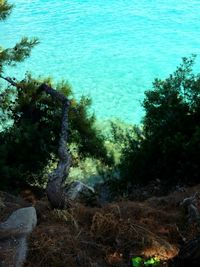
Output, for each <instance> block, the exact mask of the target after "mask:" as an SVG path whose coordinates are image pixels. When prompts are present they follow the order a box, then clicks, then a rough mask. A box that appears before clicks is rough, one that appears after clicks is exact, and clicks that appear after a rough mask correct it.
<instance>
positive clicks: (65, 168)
mask: <svg viewBox="0 0 200 267" xmlns="http://www.w3.org/2000/svg"><path fill="white" fill-rule="evenodd" d="M0 78H2V79H4V80H6V81H7V82H9V83H10V84H11V85H13V86H15V87H16V88H20V85H19V84H17V83H16V82H15V81H14V80H13V79H11V78H9V77H3V76H1V75H0ZM38 90H39V92H40V91H41V92H42V91H43V92H46V94H49V95H51V97H52V98H54V99H57V100H59V101H60V102H61V103H62V104H63V107H62V119H61V133H60V140H59V145H58V164H57V167H56V169H55V170H53V171H52V172H51V173H50V174H49V175H48V183H47V187H46V193H47V197H48V200H49V202H50V204H51V206H52V208H56V209H63V208H64V207H65V206H66V204H67V199H66V196H65V190H64V185H65V181H66V178H67V176H68V174H69V169H70V165H71V156H70V153H69V151H68V149H67V137H68V134H67V131H68V108H69V105H70V101H69V100H68V99H67V98H66V97H65V96H64V95H63V94H61V93H60V92H58V91H56V90H55V89H53V88H51V87H50V86H48V85H47V84H41V85H40V86H39V88H38Z"/></svg>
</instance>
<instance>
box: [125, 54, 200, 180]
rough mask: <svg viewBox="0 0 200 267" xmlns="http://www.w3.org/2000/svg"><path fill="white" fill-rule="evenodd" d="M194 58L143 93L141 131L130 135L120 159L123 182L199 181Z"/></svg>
mask: <svg viewBox="0 0 200 267" xmlns="http://www.w3.org/2000/svg"><path fill="white" fill-rule="evenodd" d="M194 59H195V57H194V56H192V57H191V58H189V59H187V58H183V62H182V64H181V65H180V66H179V67H178V68H177V69H176V71H175V72H174V73H173V74H171V75H170V76H169V77H168V78H167V79H165V80H159V79H156V80H155V81H154V83H153V90H150V91H147V92H146V93H145V95H146V97H145V99H144V102H143V106H144V109H145V116H144V119H143V129H142V133H141V134H140V135H138V136H137V137H136V138H132V139H131V140H130V142H129V143H128V145H126V147H125V148H124V150H123V153H122V158H121V165H120V170H121V175H122V181H121V183H122V184H124V185H127V184H128V183H130V184H133V183H135V182H137V183H146V182H149V181H151V180H153V179H156V178H159V179H161V180H162V181H163V182H164V183H167V184H174V183H178V182H180V183H196V182H198V179H199V177H200V167H199V158H200V145H199V139H200V126H199V121H200V74H196V75H195V74H194V73H193V64H194Z"/></svg>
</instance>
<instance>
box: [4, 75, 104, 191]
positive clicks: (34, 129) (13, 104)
mask: <svg viewBox="0 0 200 267" xmlns="http://www.w3.org/2000/svg"><path fill="white" fill-rule="evenodd" d="M41 82H46V83H48V84H49V85H50V86H53V87H54V85H53V84H52V82H51V81H50V80H49V79H48V80H43V81H39V82H38V81H37V80H34V79H32V78H31V76H30V75H27V76H26V78H25V79H24V80H23V82H21V87H22V88H18V89H15V91H14V93H15V96H14V97H13V88H11V89H9V88H8V89H7V93H6V94H5V98H7V96H8V95H10V94H11V93H12V98H13V99H12V100H10V101H7V105H5V106H4V107H3V108H2V114H3V113H4V114H7V121H12V126H11V127H6V121H5V122H4V131H2V132H1V133H0V177H1V182H0V184H1V187H2V186H10V187H13V186H14V187H15V188H16V187H21V186H23V184H27V183H30V182H32V183H39V184H41V183H43V182H44V181H43V177H44V172H45V171H46V166H47V165H48V163H49V162H50V161H56V154H57V149H58V142H59V134H60V129H61V112H62V105H61V103H60V102H59V101H57V100H54V99H52V98H51V96H49V95H46V94H45V93H38V84H40V83H41ZM55 88H57V90H59V91H60V92H62V93H63V94H65V95H66V97H69V98H70V99H71V106H70V108H69V138H68V140H69V142H68V144H69V146H70V144H72V143H73V144H75V145H76V149H78V153H79V157H80V158H81V157H87V156H90V157H94V158H98V159H100V160H102V161H104V162H105V161H106V160H108V157H107V151H106V148H105V146H104V140H103V137H102V135H101V134H100V132H99V131H98V130H97V129H96V128H95V117H94V115H88V107H89V106H90V100H89V99H86V98H84V97H82V98H81V100H80V101H79V102H78V101H76V100H75V99H74V97H73V94H72V90H71V87H70V86H69V84H68V83H66V82H61V83H59V84H57V85H55ZM9 90H11V91H9Z"/></svg>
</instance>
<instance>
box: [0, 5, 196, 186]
mask: <svg viewBox="0 0 200 267" xmlns="http://www.w3.org/2000/svg"><path fill="white" fill-rule="evenodd" d="M11 10H12V5H9V4H8V3H7V1H1V2H0V20H4V19H6V18H7V16H8V15H9V14H10V12H11ZM37 44H38V40H37V39H28V38H23V39H22V40H21V41H20V42H18V43H17V44H16V45H15V46H14V47H13V48H7V49H5V48H2V47H1V48H0V76H1V77H3V72H4V68H5V67H7V66H15V65H16V63H18V62H21V61H23V60H24V59H26V58H27V57H28V56H29V55H30V53H31V50H32V49H33V48H34V46H35V45H37ZM194 59H195V57H194V56H193V57H191V58H189V59H187V58H183V62H182V64H181V65H180V66H179V67H178V68H177V69H176V71H175V72H174V73H173V74H171V75H170V76H169V77H168V78H167V79H165V80H160V79H156V80H155V81H154V83H153V89H152V90H149V91H146V93H145V99H144V102H143V107H144V110H145V116H144V118H143V121H142V126H140V127H131V126H128V127H127V128H126V129H125V128H124V126H123V127H120V126H119V125H117V124H112V127H111V128H112V133H111V135H112V137H111V139H110V140H109V142H105V141H108V140H107V139H106V137H105V136H104V137H103V135H102V134H101V132H100V131H99V130H97V128H96V127H95V117H94V115H89V113H88V108H89V106H90V104H91V103H90V100H89V99H87V98H85V97H82V98H81V99H80V101H77V100H76V99H74V96H73V93H72V89H71V87H70V85H69V84H68V83H67V82H64V81H62V82H60V83H59V84H54V83H53V82H52V81H51V79H34V78H33V77H31V75H30V74H27V75H26V76H25V77H24V79H23V81H17V80H15V83H16V84H17V85H18V86H12V85H10V84H9V85H7V86H6V85H3V84H2V85H0V90H1V91H0V92H1V94H0V101H1V106H0V119H1V121H0V123H1V125H0V127H1V132H0V187H1V188H5V187H7V188H9V187H10V188H11V187H15V188H16V187H19V188H20V187H22V186H23V185H26V184H27V183H30V182H32V183H33V182H36V183H39V184H42V183H43V182H44V173H46V172H47V168H48V167H49V166H51V165H52V164H53V163H55V162H56V160H57V158H56V155H57V145H58V139H59V133H60V123H61V120H60V118H61V110H62V109H61V104H60V103H59V102H58V101H57V100H54V99H52V97H51V96H48V95H46V94H44V93H41V92H40V91H39V90H38V88H39V85H40V84H41V83H43V82H45V83H47V84H48V85H49V86H51V87H54V88H56V89H57V90H59V91H60V92H62V93H63V94H64V95H65V96H67V97H68V98H69V99H70V100H71V105H70V109H69V140H70V141H69V144H68V146H69V147H71V148H72V147H75V148H76V152H77V153H76V155H77V154H78V160H80V158H85V157H88V156H89V157H93V158H97V159H100V160H101V162H104V163H106V164H108V163H109V164H110V163H111V162H113V159H112V156H108V155H109V154H110V155H111V154H112V153H111V152H113V151H114V153H115V163H116V164H115V166H113V168H114V171H113V173H115V174H116V173H117V177H118V178H117V183H114V184H117V186H118V185H119V184H120V188H121V189H122V190H124V189H125V188H127V186H129V187H130V188H131V187H132V185H133V184H135V183H139V184H144V183H148V182H150V181H152V180H155V179H157V178H158V179H160V180H161V181H163V183H165V184H167V185H173V184H177V183H197V182H198V177H199V176H200V167H199V158H200V143H199V139H200V126H199V121H200V74H194V72H193V64H194ZM105 143H107V145H105ZM108 143H109V145H110V148H111V149H110V148H109V153H108V149H107V148H108ZM106 147H107V148H106ZM72 154H73V153H72ZM120 154H121V157H120ZM116 155H117V156H116ZM116 159H117V160H116ZM73 164H74V165H75V164H77V158H76V159H75V158H74V160H73ZM116 169H117V172H116ZM110 177H114V175H113V174H112V173H111V174H110V173H109V179H110ZM115 182H116V178H115Z"/></svg>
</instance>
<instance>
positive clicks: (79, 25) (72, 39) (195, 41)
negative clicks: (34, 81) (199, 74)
mask: <svg viewBox="0 0 200 267" xmlns="http://www.w3.org/2000/svg"><path fill="white" fill-rule="evenodd" d="M13 2H14V3H15V5H16V7H15V9H14V11H13V13H12V15H11V17H10V18H9V19H8V20H7V22H4V23H1V24H0V28H1V31H0V43H1V44H3V45H4V46H5V47H6V46H12V45H14V44H15V42H16V41H17V40H18V39H19V38H20V37H22V36H37V37H39V39H40V44H39V45H38V46H37V48H35V49H34V51H33V53H32V56H31V58H30V59H28V60H27V61H26V62H25V63H23V64H20V67H19V68H17V69H12V70H7V74H10V73H12V75H14V76H16V77H20V78H21V77H23V73H24V72H25V71H27V70H28V71H31V72H32V73H33V74H34V75H44V76H48V75H51V76H53V77H54V78H55V79H56V80H60V79H63V78H64V79H67V80H68V81H69V82H70V83H71V85H72V86H73V88H74V92H75V95H76V96H77V97H79V96H80V95H82V94H84V95H89V96H91V98H92V100H93V109H94V111H95V113H96V115H97V117H98V118H99V119H108V118H112V117H118V118H121V119H123V120H125V121H126V122H131V123H132V122H139V120H140V119H141V117H142V114H143V112H142V108H141V101H142V99H143V97H144V91H145V90H147V89H149V88H151V84H152V81H153V79H154V78H155V77H161V78H162V77H166V76H167V75H168V74H169V73H171V72H172V71H173V70H174V69H175V67H176V66H177V65H178V64H179V63H180V61H181V57H183V56H189V55H191V54H192V53H195V54H197V55H199V54H200V1H199V0H198V1H197V0H190V1H188V0H187V1H186V0H182V1H178V0H167V1H166V0H140V1H136V0H109V1H106V0H59V1H56V0H15V1H13ZM198 61H199V60H198ZM197 66H199V65H198V64H197Z"/></svg>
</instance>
